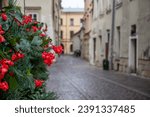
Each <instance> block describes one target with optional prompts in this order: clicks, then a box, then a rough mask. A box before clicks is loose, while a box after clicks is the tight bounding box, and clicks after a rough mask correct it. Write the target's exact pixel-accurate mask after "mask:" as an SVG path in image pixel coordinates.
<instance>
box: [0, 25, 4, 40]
mask: <svg viewBox="0 0 150 117" xmlns="http://www.w3.org/2000/svg"><path fill="white" fill-rule="evenodd" d="M4 33H5V32H4V31H3V29H2V25H0V43H2V42H5V38H4V37H3V36H2V35H3V34H4Z"/></svg>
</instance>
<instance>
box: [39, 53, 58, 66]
mask: <svg viewBox="0 0 150 117" xmlns="http://www.w3.org/2000/svg"><path fill="white" fill-rule="evenodd" d="M42 58H43V59H44V63H45V64H47V65H48V66H50V65H52V63H53V60H54V59H55V56H54V54H53V53H50V52H43V53H42Z"/></svg>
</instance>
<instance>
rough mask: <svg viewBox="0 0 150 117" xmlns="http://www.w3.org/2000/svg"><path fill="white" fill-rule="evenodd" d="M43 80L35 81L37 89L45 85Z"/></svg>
mask: <svg viewBox="0 0 150 117" xmlns="http://www.w3.org/2000/svg"><path fill="white" fill-rule="evenodd" d="M43 82H44V81H43V80H34V83H35V87H36V88H39V87H41V86H42V85H43Z"/></svg>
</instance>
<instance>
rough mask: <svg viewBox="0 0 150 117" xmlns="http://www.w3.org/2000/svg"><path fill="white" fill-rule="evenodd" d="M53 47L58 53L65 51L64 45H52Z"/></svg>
mask: <svg viewBox="0 0 150 117" xmlns="http://www.w3.org/2000/svg"><path fill="white" fill-rule="evenodd" d="M52 48H53V50H54V51H55V53H56V54H62V52H63V48H62V46H52Z"/></svg>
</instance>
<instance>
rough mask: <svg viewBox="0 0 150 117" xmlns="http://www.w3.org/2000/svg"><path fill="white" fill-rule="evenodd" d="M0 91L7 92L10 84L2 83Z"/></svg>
mask: <svg viewBox="0 0 150 117" xmlns="http://www.w3.org/2000/svg"><path fill="white" fill-rule="evenodd" d="M0 89H1V90H3V91H7V90H8V89H9V86H8V83H7V82H6V81H5V82H0Z"/></svg>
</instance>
